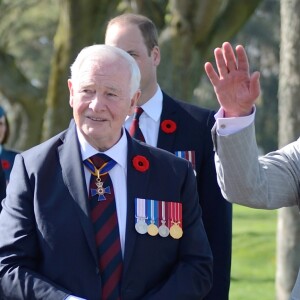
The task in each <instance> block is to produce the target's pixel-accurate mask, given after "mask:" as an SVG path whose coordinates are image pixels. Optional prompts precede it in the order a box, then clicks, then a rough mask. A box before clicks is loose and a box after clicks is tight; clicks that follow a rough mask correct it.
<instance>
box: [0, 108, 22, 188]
mask: <svg viewBox="0 0 300 300" xmlns="http://www.w3.org/2000/svg"><path fill="white" fill-rule="evenodd" d="M8 138H9V123H8V119H7V116H6V113H5V111H4V109H3V107H1V106H0V159H1V164H2V169H3V171H4V174H5V178H6V183H8V181H9V176H10V172H11V169H12V167H13V164H14V160H15V156H16V155H17V153H18V152H17V151H14V150H11V149H7V148H5V147H4V144H5V143H6V142H7V140H8Z"/></svg>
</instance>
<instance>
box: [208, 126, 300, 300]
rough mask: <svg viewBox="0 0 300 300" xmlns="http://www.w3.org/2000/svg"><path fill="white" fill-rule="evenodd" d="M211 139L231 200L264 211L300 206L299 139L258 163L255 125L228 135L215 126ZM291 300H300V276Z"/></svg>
mask: <svg viewBox="0 0 300 300" xmlns="http://www.w3.org/2000/svg"><path fill="white" fill-rule="evenodd" d="M212 136H213V140H214V145H215V150H216V167H217V173H218V180H219V183H220V186H221V188H222V191H223V193H224V196H225V197H226V198H227V199H228V200H229V201H231V202H234V203H239V204H242V205H245V206H249V207H254V208H264V209H275V208H280V207H285V206H293V205H298V206H300V139H298V140H297V141H296V142H293V143H291V144H289V145H287V146H285V147H284V148H282V149H280V150H278V151H274V152H271V153H269V154H268V155H267V156H264V157H260V158H259V160H258V159H257V158H258V148H257V145H256V140H255V128H254V124H252V125H251V126H248V127H246V128H245V129H243V130H241V131H239V132H237V133H235V134H231V135H227V136H219V135H218V134H217V133H216V128H215V127H214V128H213V130H212ZM299 274H300V273H299ZM291 299H293V300H300V275H298V279H297V281H296V284H295V287H294V290H293V293H292V296H291Z"/></svg>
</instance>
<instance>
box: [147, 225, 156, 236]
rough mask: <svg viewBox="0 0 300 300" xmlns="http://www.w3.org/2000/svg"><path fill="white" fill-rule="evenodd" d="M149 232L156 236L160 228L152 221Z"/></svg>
mask: <svg viewBox="0 0 300 300" xmlns="http://www.w3.org/2000/svg"><path fill="white" fill-rule="evenodd" d="M148 233H149V234H150V235H152V236H155V235H157V234H158V228H157V226H156V225H155V224H153V223H151V224H149V225H148Z"/></svg>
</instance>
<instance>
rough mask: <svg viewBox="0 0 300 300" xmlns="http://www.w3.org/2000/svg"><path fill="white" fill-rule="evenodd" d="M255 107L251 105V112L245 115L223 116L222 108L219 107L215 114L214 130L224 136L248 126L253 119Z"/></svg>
mask: <svg viewBox="0 0 300 300" xmlns="http://www.w3.org/2000/svg"><path fill="white" fill-rule="evenodd" d="M255 113H256V108H255V106H253V111H252V114H251V115H249V116H246V117H236V118H224V110H223V109H222V108H220V109H219V110H218V112H217V113H216V114H215V120H216V132H217V134H218V135H221V136H225V135H230V134H234V133H237V132H239V131H241V130H243V129H244V128H246V127H248V126H250V125H251V124H252V123H253V122H254V119H255Z"/></svg>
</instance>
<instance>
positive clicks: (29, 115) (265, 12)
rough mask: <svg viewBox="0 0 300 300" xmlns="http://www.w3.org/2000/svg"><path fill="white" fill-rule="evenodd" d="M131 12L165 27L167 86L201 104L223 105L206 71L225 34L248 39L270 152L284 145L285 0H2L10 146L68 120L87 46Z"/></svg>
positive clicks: (0, 49) (0, 48) (1, 88)
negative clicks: (73, 81)
mask: <svg viewBox="0 0 300 300" xmlns="http://www.w3.org/2000/svg"><path fill="white" fill-rule="evenodd" d="M249 2H250V4H249ZM88 3H89V4H88ZM92 3H93V4H92ZM126 11H132V12H137V13H142V14H145V15H147V16H148V17H150V18H151V19H152V20H153V21H154V22H155V24H156V25H157V27H158V30H159V34H160V37H159V39H160V40H159V41H160V46H161V52H162V62H161V65H160V66H159V69H158V77H159V83H160V85H161V86H162V88H163V89H165V90H166V91H167V92H168V93H170V94H171V95H173V96H175V97H177V98H181V99H184V100H185V101H189V102H193V103H196V104H198V105H200V106H204V107H208V108H212V109H218V103H217V100H216V98H215V96H214V93H213V90H212V88H211V85H210V83H209V82H208V80H207V78H206V75H205V74H204V72H203V71H204V70H203V64H204V62H205V61H207V60H211V61H213V56H212V54H213V49H214V48H215V47H217V46H221V44H222V42H223V41H225V40H229V41H231V42H233V44H240V43H241V44H244V45H245V46H246V49H247V52H248V54H249V59H250V65H251V68H252V70H260V71H261V75H262V77H261V84H262V96H261V99H259V101H258V106H259V109H258V112H257V120H256V122H257V124H256V126H257V138H258V143H259V145H260V147H261V150H262V152H266V151H270V150H272V149H275V148H276V147H277V131H278V122H277V118H278V108H277V107H278V100H277V89H278V69H279V67H278V61H279V40H280V34H279V31H280V17H279V1H278V0H257V1H248V0H245V1H242V0H198V1H196V0H191V1H180V0H179V1H176V0H170V1H164V0H153V1H142V0H140V1H138V0H137V1H130V0H127V1H116V0H111V1H103V0H102V1H88V2H86V1H82V0H72V1H70V0H61V1H58V0H26V1H25V0H2V1H1V0H0V68H1V72H0V73H1V74H0V97H1V98H0V101H1V104H2V105H3V106H4V107H5V108H6V109H7V111H8V115H9V119H10V123H11V127H12V134H11V138H10V140H9V146H10V147H13V148H16V149H19V150H24V149H27V148H29V147H31V146H33V145H35V144H37V143H39V142H41V141H42V140H44V139H46V138H48V137H50V136H52V135H54V134H55V133H56V132H58V131H60V130H62V129H64V128H65V127H66V126H67V125H68V122H69V120H70V117H71V110H70V108H69V106H68V90H67V84H66V80H67V77H68V76H69V65H70V63H71V62H72V61H73V59H74V58H75V56H76V54H77V53H78V51H79V50H80V49H81V48H82V47H84V46H85V45H88V44H93V43H101V42H103V35H104V30H105V26H106V23H107V21H108V20H109V19H110V18H112V17H114V16H115V15H117V14H120V13H122V12H126ZM66 53H67V54H66Z"/></svg>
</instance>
